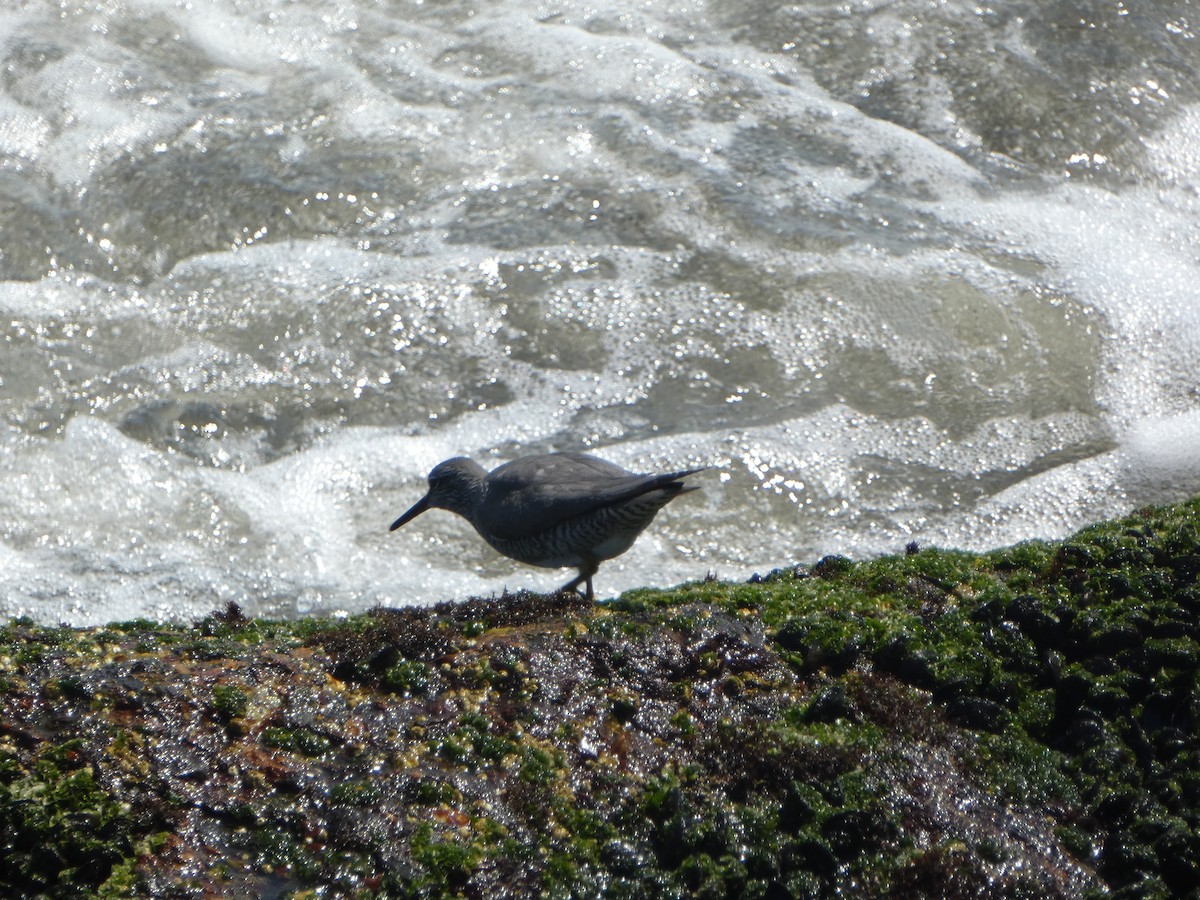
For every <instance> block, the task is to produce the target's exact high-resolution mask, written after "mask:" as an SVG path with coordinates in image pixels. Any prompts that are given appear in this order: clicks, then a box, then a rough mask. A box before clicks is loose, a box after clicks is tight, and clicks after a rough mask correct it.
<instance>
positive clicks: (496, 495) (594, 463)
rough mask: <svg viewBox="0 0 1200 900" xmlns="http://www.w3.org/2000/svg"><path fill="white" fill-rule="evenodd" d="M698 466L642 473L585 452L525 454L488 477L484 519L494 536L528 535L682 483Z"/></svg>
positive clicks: (481, 507)
mask: <svg viewBox="0 0 1200 900" xmlns="http://www.w3.org/2000/svg"><path fill="white" fill-rule="evenodd" d="M698 471H700V470H699V469H691V470H687V471H682V472H668V473H664V474H660V475H636V474H634V473H632V472H628V471H626V470H625V469H622V468H621V467H620V466H617V465H614V464H613V463H610V462H605V461H604V460H602V459H597V458H596V457H594V456H588V455H587V454H583V453H555V454H547V455H544V456H530V457H524V458H522V459H517V460H514V461H513V462H511V463H508V464H507V465H504V466H501V467H500V468H498V469H497V470H496V471H494V472H493V473H492V474H491V475H489V476H488V492H487V496H486V497H485V499H484V501H483V503H481V504H480V508H479V512H478V516H479V521H480V524H481V525H483V526H484V528H485V529H487V531H488V533H489V534H491V535H492V536H493V537H496V538H499V539H502V540H515V539H519V538H525V537H529V536H530V535H533V534H537V533H538V532H539V531H545V530H547V529H549V528H553V527H554V526H555V525H557V524H558V523H559V522H561V521H563V520H564V519H569V518H572V517H573V516H579V515H584V514H585V513H588V512H591V511H592V510H595V509H600V508H601V507H604V506H610V505H612V504H616V503H621V502H623V501H626V500H631V499H633V498H634V497H638V496H640V495H642V494H645V493H648V492H649V491H653V490H657V489H659V488H662V487H666V486H667V485H672V484H678V482H679V479H680V478H683V477H684V476H686V475H691V474H693V473H694V472H698ZM680 487H682V485H680Z"/></svg>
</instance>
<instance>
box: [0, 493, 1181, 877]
mask: <svg viewBox="0 0 1200 900" xmlns="http://www.w3.org/2000/svg"><path fill="white" fill-rule="evenodd" d="M1198 575H1200V502H1192V503H1188V504H1182V505H1179V506H1175V507H1168V508H1164V509H1153V510H1146V511H1143V512H1141V513H1139V514H1138V515H1135V516H1133V517H1131V518H1129V519H1126V520H1123V521H1120V522H1115V523H1108V524H1105V525H1101V526H1096V527H1094V528H1091V529H1088V530H1086V531H1084V532H1081V533H1080V534H1079V535H1077V536H1075V537H1074V538H1072V539H1071V540H1069V541H1066V542H1063V543H1041V542H1034V543H1028V544H1022V545H1019V546H1017V547H1013V548H1010V549H1006V550H1002V551H997V552H994V553H989V554H983V555H972V554H966V553H953V552H945V551H938V550H930V549H926V550H921V549H920V548H917V547H910V548H908V552H906V553H905V554H904V555H901V556H897V557H889V558H885V559H879V560H872V561H867V562H851V561H850V560H846V559H842V558H827V559H825V560H822V561H820V562H819V563H817V564H815V565H813V566H812V567H807V568H806V567H803V566H795V565H792V566H789V567H787V568H783V569H780V570H777V571H776V572H773V573H771V574H769V575H766V576H763V577H756V578H754V579H752V580H751V583H747V584H729V583H722V582H719V581H705V582H701V583H697V584H691V585H685V586H683V587H680V588H678V589H676V590H673V591H668V592H656V591H636V592H630V593H628V594H626V595H624V596H623V597H622V598H621V599H620V600H618V601H615V602H613V603H609V604H604V605H598V606H594V605H590V604H584V603H582V602H580V601H579V600H578V599H577V598H574V597H570V596H552V597H536V596H531V595H516V596H505V597H502V598H499V599H494V600H486V601H484V600H472V601H468V602H465V603H460V604H446V605H443V606H440V607H436V608H433V609H422V610H417V609H409V610H383V609H377V610H374V611H372V612H370V613H367V614H364V615H361V616H356V617H353V618H350V619H347V620H344V621H331V620H303V621H298V622H290V623H288V622H269V621H262V620H251V619H247V618H245V617H244V616H243V615H241V613H240V612H239V611H238V610H237V609H236V608H233V607H231V608H229V609H227V610H226V611H224V612H222V613H220V614H216V615H213V616H211V617H209V618H207V619H204V620H202V621H200V622H197V623H195V624H194V625H193V626H190V627H188V626H184V627H177V626H166V625H160V624H156V623H152V622H148V621H135V622H127V623H121V624H116V625H112V626H108V627H106V628H93V629H70V628H45V627H41V626H38V625H36V624H34V623H32V622H30V621H26V620H18V621H15V622H11V623H9V624H8V625H7V626H4V627H3V628H0V701H2V704H3V706H2V709H0V835H3V837H2V838H0V840H2V841H3V860H4V864H3V865H2V866H0V894H3V895H5V896H34V895H44V896H52V897H53V896H88V895H97V896H127V895H137V896H152V897H159V896H162V897H168V896H169V897H192V896H195V897H203V896H212V895H221V896H317V895H320V896H361V897H371V896H386V897H455V896H462V897H506V896H507V897H528V896H546V897H572V896H574V897H629V898H636V897H647V898H656V897H679V898H685V897H713V898H721V897H729V898H740V897H745V898H770V900H785V898H789V897H790V898H800V897H825V896H835V895H840V896H856V897H916V896H960V897H1014V896H1027V897H1086V896H1097V897H1098V896H1102V895H1106V894H1108V893H1109V892H1111V891H1116V892H1119V893H1120V894H1121V895H1124V896H1138V897H1174V896H1187V895H1188V892H1194V891H1195V885H1196V884H1197V883H1198V879H1200V821H1198V820H1200V759H1198V757H1197V754H1198V752H1200V741H1198V737H1200V727H1198V723H1197V716H1198V715H1200V687H1198V685H1197V669H1198V667H1200V623H1198V618H1197V617H1198V615H1200V585H1198V584H1197V577H1198Z"/></svg>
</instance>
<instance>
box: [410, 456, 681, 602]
mask: <svg viewBox="0 0 1200 900" xmlns="http://www.w3.org/2000/svg"><path fill="white" fill-rule="evenodd" d="M700 471H702V469H684V470H682V471H679V472H666V473H664V474H661V475H638V474H635V473H633V472H629V471H626V470H625V469H622V468H621V467H620V466H617V465H614V464H613V463H610V462H605V461H604V460H602V459H597V458H596V457H595V456H589V455H588V454H586V453H547V454H542V455H538V456H523V457H520V458H519V459H514V460H513V461H512V462H510V463H505V464H504V465H502V466H500V467H499V468H498V469H496V470H495V471H493V472H491V473H490V474H489V473H488V472H486V471H484V469H483V468H482V467H481V466H480V465H479V464H478V463H476V462H473V461H472V460H469V459H467V458H465V457H461V456H460V457H456V458H455V459H448V460H446V461H445V462H441V463H438V464H437V465H436V466H434V467H433V471H432V472H430V473H429V491H428V493H426V494H425V496H424V497H422V498H421V499H420V500H418V501H417V502H416V503H415V504H414V505H413V507H412V508H411V509H409V510H408V512H406V513H405V514H404V515H402V516H401V517H400V518H398V519H397V520H396V521H395V522H393V523H392V527H391V529H389V530H391V531H395V530H396V529H397V528H400V527H401V526H402V525H405V524H406V523H408V522H411V521H412V520H413V519H415V518H416V517H417V516H419V515H420V514H421V513H423V512H425V510H427V509H448V510H449V511H450V512H453V513H458V514H459V515H460V516H462V517H463V518H464V519H466V520H467V521H468V522H470V523H471V524H472V525H473V526H475V530H476V531H478V532H479V535H480V537H482V538H483V539H484V540H485V541H487V542H488V543H489V544H491V545H492V547H493V548H494V549H495V550H497V551H499V552H500V553H502V554H504V555H505V556H507V557H509V558H511V559H515V560H517V561H518V562H523V563H527V564H529V565H531V566H541V567H542V568H546V569H559V568H566V567H568V566H574V567H576V568H578V569H579V575H578V576H577V577H575V578H572V579H571V580H570V581H568V582H567V583H566V584H564V585H563V586H562V587H561V588H559V590H560V591H574V590H578V588H579V586H580V585H581V584H584V585H586V588H587V592H586V595H587V599H589V600H592V599H593V595H592V576H593V575H595V574H596V570H597V569H598V568H599V566H600V563H601V562H602V561H603V560H606V559H612V558H613V557H614V556H620V555H621V554H622V553H624V552H625V551H626V550H628V549H629V548H630V547H631V546H633V542H634V540H635V539H636V538H637V536H638V535H639V534H641V533H642V530H643V529H644V528H645V527H646V526H647V525H649V524H650V521H651V519H653V518H654V516H655V514H656V513H657V512H658V511H659V510H660V509H662V508H663V507H664V506H666V505H667V503H669V502H670V501H671V500H674V499H675V498H676V497H678V496H679V495H680V494H685V493H687V492H688V491H694V490H697V487H695V486H693V485H688V484H684V482H683V479H684V478H686V477H687V476H688V475H694V474H696V473H697V472H700Z"/></svg>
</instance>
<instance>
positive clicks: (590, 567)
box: [558, 559, 600, 600]
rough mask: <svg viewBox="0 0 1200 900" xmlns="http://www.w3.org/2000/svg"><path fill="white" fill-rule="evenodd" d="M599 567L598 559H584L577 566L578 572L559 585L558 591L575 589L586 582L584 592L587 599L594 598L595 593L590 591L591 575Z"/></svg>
mask: <svg viewBox="0 0 1200 900" xmlns="http://www.w3.org/2000/svg"><path fill="white" fill-rule="evenodd" d="M599 568H600V561H599V560H591V559H589V560H584V563H583V565H581V566H580V567H579V574H578V575H577V576H576V577H574V578H572V579H571V580H570V581H568V582H567V583H566V584H564V585H563V586H562V587H560V588H559V589H558V590H559V593H562V592H564V591H575V590H578V589H579V586H580V585H581V584H585V583H586V584H587V593H586V594H584V596H585V597H587V599H589V600H594V599H595V595H594V594H593V593H592V576H593V575H595V574H596V570H597V569H599Z"/></svg>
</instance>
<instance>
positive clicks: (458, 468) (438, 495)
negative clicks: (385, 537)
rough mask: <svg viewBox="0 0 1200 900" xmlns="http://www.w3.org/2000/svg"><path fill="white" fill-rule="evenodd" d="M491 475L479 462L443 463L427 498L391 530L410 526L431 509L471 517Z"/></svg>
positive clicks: (431, 477) (433, 473)
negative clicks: (488, 474)
mask: <svg viewBox="0 0 1200 900" xmlns="http://www.w3.org/2000/svg"><path fill="white" fill-rule="evenodd" d="M486 479H487V472H485V471H484V470H483V468H482V467H481V466H480V465H479V464H478V463H476V462H473V461H472V460H469V459H467V458H466V457H465V456H458V457H455V458H454V459H448V460H446V461H445V462H440V463H438V464H437V465H436V466H434V467H433V471H431V472H430V473H429V490H428V491H427V492H426V493H425V496H424V497H422V498H421V499H420V500H418V501H417V502H416V503H414V504H413V505H412V507H411V508H410V509H409V510H408V512H406V513H405V514H404V515H402V516H401V517H400V518H398V519H397V520H396V521H395V522H393V523H392V527H391V528H390V529H388V530H389V531H395V530H396V529H397V528H400V527H401V526H403V525H406V524H408V523H409V522H411V521H412V520H413V519H415V518H416V517H417V516H419V515H420V514H421V513H423V512H425V510H427V509H448V510H450V512H455V513H458V514H459V515H460V516H466V517H467V518H470V512H471V510H472V509H473V508H474V506H475V504H476V503H477V502H478V501H479V499H480V498H481V496H482V494H483V491H484V490H485V486H486Z"/></svg>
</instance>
